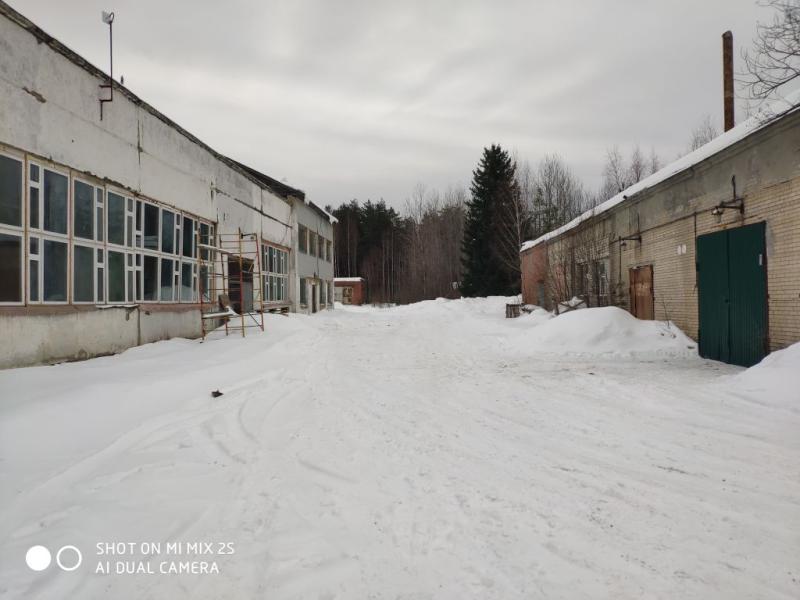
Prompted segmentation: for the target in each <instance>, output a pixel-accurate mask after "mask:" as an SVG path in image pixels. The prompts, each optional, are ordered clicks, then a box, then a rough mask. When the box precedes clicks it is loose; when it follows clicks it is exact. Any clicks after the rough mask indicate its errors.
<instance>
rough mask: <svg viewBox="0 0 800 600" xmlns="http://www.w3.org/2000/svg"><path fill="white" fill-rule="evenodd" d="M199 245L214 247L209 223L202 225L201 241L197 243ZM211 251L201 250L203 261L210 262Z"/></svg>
mask: <svg viewBox="0 0 800 600" xmlns="http://www.w3.org/2000/svg"><path fill="white" fill-rule="evenodd" d="M197 243H198V244H204V245H206V246H213V245H214V243H213V241H212V239H211V226H210V225H208V223H200V239H199V240H198V242H197ZM209 253H210V251H209V250H204V249H202V248H201V249H200V257H201V258H202V259H203V260H210V257H209Z"/></svg>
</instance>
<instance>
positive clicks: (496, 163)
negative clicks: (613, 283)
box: [328, 118, 717, 304]
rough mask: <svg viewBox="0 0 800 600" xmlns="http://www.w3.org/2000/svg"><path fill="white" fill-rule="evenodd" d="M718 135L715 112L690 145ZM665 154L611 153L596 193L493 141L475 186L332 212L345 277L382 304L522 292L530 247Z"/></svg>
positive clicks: (338, 270) (548, 163)
mask: <svg viewBox="0 0 800 600" xmlns="http://www.w3.org/2000/svg"><path fill="white" fill-rule="evenodd" d="M716 135H717V131H716V129H715V128H714V126H713V124H712V123H711V121H710V119H709V118H705V119H704V120H703V122H702V123H701V124H700V125H699V126H698V127H697V128H695V129H694V130H693V131H692V132H691V139H690V141H689V144H688V146H687V150H686V151H687V152H688V151H691V150H693V149H694V148H697V147H699V146H700V145H702V144H704V143H706V142H708V141H710V140H711V139H713V138H714V137H715V136H716ZM660 167H661V159H660V158H659V157H658V155H657V154H656V153H655V151H654V150H651V151H650V152H649V153H648V154H647V155H645V153H644V152H642V150H641V149H640V148H639V146H634V147H633V148H631V150H630V152H629V153H627V155H624V154H623V152H621V151H620V150H619V148H618V147H616V146H614V147H611V148H609V149H608V150H607V151H606V157H605V165H604V167H603V181H602V185H601V186H600V188H599V189H598V190H594V191H591V190H589V189H588V188H587V187H586V186H585V185H584V184H583V182H582V181H581V180H580V179H579V178H578V177H577V176H576V175H575V173H574V172H573V170H572V169H571V168H570V166H569V165H568V163H567V162H566V161H565V160H564V159H563V158H562V157H560V156H559V155H557V154H551V155H547V156H544V157H543V158H542V159H541V160H539V162H538V163H536V164H531V163H530V162H528V161H520V160H519V159H518V158H517V157H515V156H513V155H511V154H510V153H509V152H508V151H506V150H505V149H503V148H502V147H500V146H497V145H492V146H489V147H487V148H484V150H483V154H482V156H481V157H480V159H479V161H478V164H477V166H476V168H475V170H474V171H473V173H472V182H471V185H470V189H469V190H467V189H465V188H463V187H451V188H448V189H447V190H444V191H440V190H436V189H432V188H428V187H426V186H424V185H422V184H419V185H417V186H416V188H415V189H414V190H413V192H412V194H411V195H410V197H409V198H408V199H406V201H405V204H404V205H403V207H402V209H400V210H399V211H398V210H396V209H395V208H393V207H391V206H389V205H387V204H386V202H385V201H383V200H379V201H377V202H374V201H371V200H367V201H366V202H359V201H358V200H351V201H350V202H347V203H344V204H342V205H341V206H339V207H338V208H331V207H328V210H329V211H330V212H331V213H332V214H333V215H334V216H335V217H336V218H337V219H338V223H336V225H335V228H334V240H335V241H334V247H335V275H336V277H356V276H358V277H364V278H365V279H366V280H367V282H368V290H369V300H370V302H373V303H401V304H404V303H409V302H418V301H420V300H429V299H433V298H438V297H447V298H453V297H460V296H462V295H464V296H486V295H494V294H498V295H513V294H516V293H518V292H519V286H520V262H519V249H520V245H521V244H522V243H523V242H524V241H526V240H529V239H533V238H536V237H539V236H540V235H542V234H544V233H546V232H548V231H551V230H552V229H555V228H557V227H560V226H561V225H563V224H565V223H567V222H569V221H570V220H572V219H573V218H575V217H576V216H578V215H579V214H581V213H582V212H583V211H585V210H587V209H589V208H591V207H592V206H595V205H597V204H598V203H600V202H602V201H604V200H607V199H608V198H610V197H612V196H614V195H615V194H617V193H619V192H621V191H622V190H624V189H626V188H627V187H629V186H630V185H632V184H634V183H636V182H638V181H640V180H641V179H643V178H644V177H647V176H648V175H650V174H651V173H654V172H655V171H657V170H658V169H659V168H660Z"/></svg>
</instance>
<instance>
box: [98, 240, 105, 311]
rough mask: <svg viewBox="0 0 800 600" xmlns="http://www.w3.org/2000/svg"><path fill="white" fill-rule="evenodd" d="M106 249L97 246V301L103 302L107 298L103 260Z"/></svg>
mask: <svg viewBox="0 0 800 600" xmlns="http://www.w3.org/2000/svg"><path fill="white" fill-rule="evenodd" d="M104 252H105V251H104V250H103V249H102V248H95V254H96V256H97V267H96V269H97V302H98V304H102V303H103V302H105V300H106V294H105V289H106V287H105V265H104V261H103V256H104Z"/></svg>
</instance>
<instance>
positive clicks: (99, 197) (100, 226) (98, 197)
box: [94, 187, 105, 242]
mask: <svg viewBox="0 0 800 600" xmlns="http://www.w3.org/2000/svg"><path fill="white" fill-rule="evenodd" d="M94 197H95V206H96V215H97V218H96V219H95V224H96V226H97V241H98V242H102V241H103V240H104V239H105V236H104V235H103V231H104V230H105V221H104V215H103V208H104V207H103V204H104V202H103V188H99V187H98V188H94Z"/></svg>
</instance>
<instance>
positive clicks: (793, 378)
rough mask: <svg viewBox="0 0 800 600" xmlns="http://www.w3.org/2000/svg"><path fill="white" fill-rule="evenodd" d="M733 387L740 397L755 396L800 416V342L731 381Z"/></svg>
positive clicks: (732, 378)
mask: <svg viewBox="0 0 800 600" xmlns="http://www.w3.org/2000/svg"><path fill="white" fill-rule="evenodd" d="M729 387H730V388H731V389H733V390H736V392H737V394H740V395H741V394H742V393H743V394H746V395H748V396H755V397H757V398H759V399H761V400H762V401H764V402H766V403H769V404H771V405H777V406H785V407H787V408H789V409H790V410H792V411H793V412H798V413H800V342H798V343H796V344H793V345H791V346H789V347H788V348H785V349H784V350H778V351H777V352H773V353H772V354H770V355H769V356H767V357H766V358H765V359H764V360H762V361H761V362H760V363H758V364H757V365H755V366H753V367H750V368H749V369H747V370H746V371H744V372H742V373H739V374H738V375H735V376H733V377H731V380H730V385H729Z"/></svg>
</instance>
